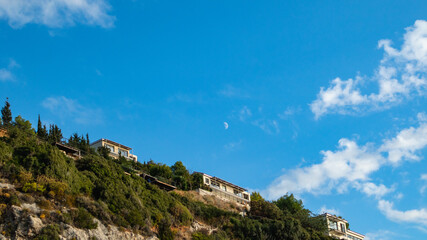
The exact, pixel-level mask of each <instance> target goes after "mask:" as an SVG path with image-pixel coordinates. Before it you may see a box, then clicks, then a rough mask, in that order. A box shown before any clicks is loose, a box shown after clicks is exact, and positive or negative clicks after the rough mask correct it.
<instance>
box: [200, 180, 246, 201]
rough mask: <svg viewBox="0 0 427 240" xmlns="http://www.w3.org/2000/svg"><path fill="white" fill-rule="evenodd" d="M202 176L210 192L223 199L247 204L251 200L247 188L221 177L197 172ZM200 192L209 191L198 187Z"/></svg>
mask: <svg viewBox="0 0 427 240" xmlns="http://www.w3.org/2000/svg"><path fill="white" fill-rule="evenodd" d="M198 173H200V174H201V175H202V176H203V184H204V185H205V186H206V187H208V188H209V189H210V190H212V192H211V193H212V194H213V195H215V196H217V197H220V198H222V199H225V200H229V201H234V202H237V203H240V204H243V205H249V203H250V201H251V197H250V194H249V193H248V190H247V189H244V188H242V187H239V186H237V185H234V184H232V183H230V182H227V181H225V180H223V179H221V178H217V177H212V176H210V175H208V174H205V173H201V172H198ZM199 193H200V194H209V193H210V192H208V191H205V190H203V189H199Z"/></svg>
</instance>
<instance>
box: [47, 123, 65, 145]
mask: <svg viewBox="0 0 427 240" xmlns="http://www.w3.org/2000/svg"><path fill="white" fill-rule="evenodd" d="M47 140H48V141H49V142H50V143H56V142H61V140H62V131H61V129H60V128H59V127H58V126H57V125H56V124H53V125H52V124H51V125H50V126H49V135H48V136H47Z"/></svg>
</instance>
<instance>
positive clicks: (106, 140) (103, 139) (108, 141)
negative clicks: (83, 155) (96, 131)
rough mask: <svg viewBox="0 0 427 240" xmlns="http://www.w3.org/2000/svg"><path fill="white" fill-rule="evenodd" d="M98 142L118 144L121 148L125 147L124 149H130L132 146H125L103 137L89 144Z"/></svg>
mask: <svg viewBox="0 0 427 240" xmlns="http://www.w3.org/2000/svg"><path fill="white" fill-rule="evenodd" d="M98 142H106V143H109V144H112V145H115V146H118V147H120V148H123V149H125V150H131V149H132V148H130V147H127V146H125V145H122V144H120V143H117V142H114V141H111V140H108V139H105V138H101V139H99V140H96V141H95V142H93V143H91V144H90V145H93V144H95V143H98Z"/></svg>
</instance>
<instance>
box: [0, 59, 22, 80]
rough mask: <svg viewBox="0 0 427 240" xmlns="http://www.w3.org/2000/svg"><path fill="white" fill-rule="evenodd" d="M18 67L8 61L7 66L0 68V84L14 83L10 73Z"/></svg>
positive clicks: (16, 64)
mask: <svg viewBox="0 0 427 240" xmlns="http://www.w3.org/2000/svg"><path fill="white" fill-rule="evenodd" d="M17 67H19V64H18V63H17V62H16V61H15V60H13V59H10V61H9V65H8V66H7V67H6V68H0V82H7V81H14V80H15V75H14V74H13V73H12V70H13V69H14V68H17Z"/></svg>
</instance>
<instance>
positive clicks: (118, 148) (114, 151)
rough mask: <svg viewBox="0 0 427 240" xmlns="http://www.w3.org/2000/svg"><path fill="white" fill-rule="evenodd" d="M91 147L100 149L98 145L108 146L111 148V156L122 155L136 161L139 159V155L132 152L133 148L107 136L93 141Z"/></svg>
mask: <svg viewBox="0 0 427 240" xmlns="http://www.w3.org/2000/svg"><path fill="white" fill-rule="evenodd" d="M90 147H91V148H94V149H98V147H106V148H108V149H109V150H110V156H111V157H113V158H119V157H120V156H122V157H125V158H127V159H129V160H132V161H134V162H137V161H138V157H137V156H136V155H133V154H132V153H131V152H130V151H131V150H132V148H130V147H126V146H125V145H122V144H119V143H116V142H114V141H111V140H108V139H105V138H101V139H99V140H97V141H95V142H93V143H91V144H90Z"/></svg>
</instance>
